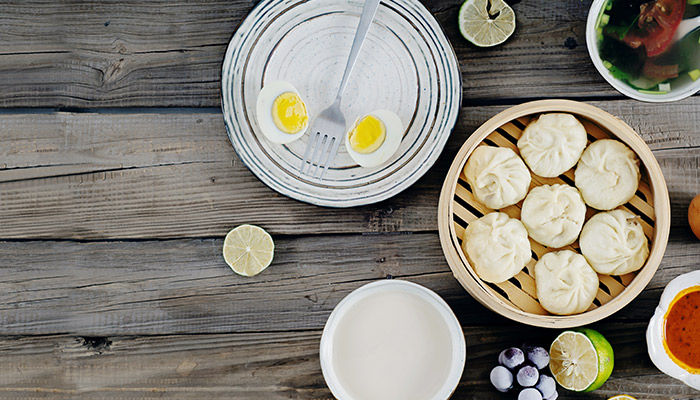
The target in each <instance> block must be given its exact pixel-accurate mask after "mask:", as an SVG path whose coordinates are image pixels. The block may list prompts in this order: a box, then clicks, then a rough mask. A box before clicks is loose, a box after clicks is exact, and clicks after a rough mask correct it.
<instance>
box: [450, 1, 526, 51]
mask: <svg viewBox="0 0 700 400" xmlns="http://www.w3.org/2000/svg"><path fill="white" fill-rule="evenodd" d="M459 31H460V32H461V33H462V36H464V38H465V39H467V40H468V41H470V42H472V43H473V44H474V45H476V46H479V47H491V46H495V45H497V44H501V43H503V42H505V41H506V39H508V38H509V37H510V35H512V34H513V32H514V31H515V12H513V9H512V8H510V6H509V5H508V4H506V2H505V1H503V0H467V1H465V2H464V4H462V8H460V9H459Z"/></svg>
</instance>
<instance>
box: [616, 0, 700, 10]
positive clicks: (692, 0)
mask: <svg viewBox="0 0 700 400" xmlns="http://www.w3.org/2000/svg"><path fill="white" fill-rule="evenodd" d="M688 1H693V0H688ZM698 1H700V0H698ZM610 10H612V0H608V2H607V3H605V11H610Z"/></svg>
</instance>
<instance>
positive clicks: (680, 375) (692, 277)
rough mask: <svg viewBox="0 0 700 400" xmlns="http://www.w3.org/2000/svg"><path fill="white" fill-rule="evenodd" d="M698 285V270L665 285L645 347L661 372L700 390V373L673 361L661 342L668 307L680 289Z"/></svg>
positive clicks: (650, 324)
mask: <svg viewBox="0 0 700 400" xmlns="http://www.w3.org/2000/svg"><path fill="white" fill-rule="evenodd" d="M698 285H700V270H698V271H693V272H688V273H686V274H683V275H680V276H678V277H676V278H674V279H673V280H672V281H671V282H669V284H668V285H666V288H665V289H664V291H663V293H662V294H661V300H660V301H659V306H658V307H656V311H655V312H654V316H653V317H652V318H651V321H649V327H648V328H647V349H648V351H649V357H651V361H652V362H653V363H654V365H656V367H657V368H658V369H659V370H661V372H663V373H664V374H666V375H668V376H670V377H672V378H676V379H678V380H680V381H682V382H683V383H685V384H686V385H688V386H690V387H692V388H694V389H697V390H700V374H693V373H690V372H688V371H686V370H685V369H683V368H681V367H680V366H678V365H677V364H676V363H675V362H673V361H672V360H671V357H669V356H668V354H666V349H664V344H663V337H664V316H665V315H666V312H667V311H668V307H669V306H670V305H671V302H672V301H673V299H674V298H676V295H678V293H680V292H681V291H682V290H684V289H687V288H689V287H693V286H698Z"/></svg>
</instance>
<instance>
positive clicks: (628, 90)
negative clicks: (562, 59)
mask: <svg viewBox="0 0 700 400" xmlns="http://www.w3.org/2000/svg"><path fill="white" fill-rule="evenodd" d="M607 2H608V0H594V1H593V4H592V5H591V8H590V10H589V11H588V20H587V21H586V47H588V54H589V55H590V57H591V61H593V65H595V67H596V69H597V70H598V73H600V75H601V76H602V77H603V78H605V80H606V81H608V83H609V84H610V85H611V86H612V87H614V88H615V89H616V90H617V91H618V92H620V93H622V94H624V95H625V96H627V97H631V98H633V99H636V100H641V101H647V102H650V103H663V102H670V101H677V100H682V99H685V98H686V97H689V96H692V95H693V94H695V93H697V92H698V91H700V79H698V80H696V81H695V82H693V83H691V84H688V85H686V86H684V87H682V88H681V89H678V90H671V91H670V92H668V93H666V94H645V93H641V92H639V91H637V90H636V89H634V88H632V87H630V86H628V85H627V84H626V83H624V82H621V81H619V80H618V79H617V78H615V77H614V76H612V74H611V73H610V71H609V70H608V69H607V68H606V67H605V65H603V60H601V59H600V55H599V54H598V38H597V35H596V29H595V25H596V21H597V20H598V15H599V14H600V12H601V11H602V9H603V7H605V4H606V3H607Z"/></svg>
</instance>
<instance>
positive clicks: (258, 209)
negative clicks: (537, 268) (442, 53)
mask: <svg viewBox="0 0 700 400" xmlns="http://www.w3.org/2000/svg"><path fill="white" fill-rule="evenodd" d="M460 1H461V0H434V1H433V0H429V1H425V3H426V6H427V7H429V8H430V9H431V11H432V12H433V13H434V15H435V16H436V17H437V18H438V20H439V21H440V23H441V24H442V26H443V28H444V30H445V31H446V33H447V35H448V37H449V39H450V40H451V41H452V44H453V46H454V48H455V51H456V52H457V54H458V57H459V60H460V66H461V69H462V72H463V80H464V104H463V108H462V111H461V115H460V118H459V123H458V125H457V127H456V129H455V130H454V132H453V133H452V136H451V138H450V140H449V142H448V144H447V147H446V149H445V151H444V153H443V155H442V157H441V158H440V160H439V161H438V163H437V164H436V165H435V166H434V167H433V168H432V169H431V170H430V172H429V173H428V174H427V175H426V176H425V177H423V178H422V179H421V180H420V181H419V182H418V183H417V184H416V185H414V186H413V187H412V188H410V189H408V190H407V191H405V192H404V193H402V194H400V195H398V196H396V197H395V198H392V199H390V200H387V201H384V202H382V203H380V204H376V205H373V206H367V207H360V208H355V209H348V210H331V209H325V208H319V207H315V206H310V205H306V204H302V203H299V202H296V201H293V200H290V199H287V198H285V197H282V196H280V195H278V194H276V193H275V192H273V191H271V190H270V189H268V188H267V187H266V186H264V185H263V184H262V183H260V182H259V181H258V180H257V179H256V178H255V177H254V176H253V175H252V174H251V173H250V172H249V171H248V170H247V169H246V168H245V166H243V165H242V164H241V162H240V161H239V160H238V158H237V157H236V154H235V153H234V151H233V148H232V147H231V145H230V143H229V141H228V138H227V136H226V132H225V129H224V126H223V121H222V116H221V112H220V108H219V107H220V103H219V91H220V68H221V67H220V66H221V62H222V59H223V54H224V50H225V48H226V45H227V43H228V41H229V39H230V37H231V35H232V34H233V32H234V31H235V29H236V27H237V26H238V24H239V23H240V22H241V20H242V19H243V18H244V17H245V15H246V14H247V13H248V12H249V10H250V9H251V8H252V7H253V6H254V3H253V2H252V1H238V0H229V1H201V2H197V4H193V2H189V1H184V0H168V1H120V2H100V1H93V2H88V1H59V2H55V1H28V0H27V1H15V2H8V1H3V2H2V3H1V5H0V107H2V110H1V111H0V221H2V223H1V224H0V238H1V241H0V271H1V272H0V300H1V301H0V335H2V336H0V398H3V399H5V398H8V399H36V398H61V399H88V398H91V399H92V398H107V399H127V398H128V399H135V398H139V399H145V398H149V399H150V398H159V399H160V398H191V399H205V398H206V399H208V398H222V399H224V398H226V399H230V398H261V399H273V398H324V399H325V398H330V397H331V395H330V392H329V391H328V389H327V388H326V386H325V384H324V381H323V378H322V376H321V372H320V366H319V360H318V346H319V338H320V334H321V329H322V328H323V325H324V323H325V321H326V318H327V317H328V315H329V313H330V312H331V310H332V309H333V307H334V306H335V305H336V304H337V303H338V301H339V300H340V299H341V298H342V297H343V296H345V295H346V294H348V293H349V292H350V291H352V290H353V289H355V288H357V287H359V286H361V285H362V284H364V283H367V282H370V281H373V280H376V279H382V278H384V277H386V276H387V275H392V276H394V277H395V278H400V279H406V280H410V281H414V282H418V283H420V284H422V285H425V286H427V287H429V288H431V289H433V290H435V291H436V292H438V293H439V294H440V295H441V296H443V297H444V298H445V299H446V300H447V302H448V303H449V304H450V305H451V306H452V308H453V309H454V311H455V313H456V314H457V316H458V318H459V320H460V321H461V323H462V324H463V326H464V332H465V335H466V338H467V343H468V350H467V353H468V356H467V358H468V360H467V366H466V369H465V372H464V375H463V378H462V382H461V384H460V386H459V388H458V390H457V392H456V394H455V396H454V398H456V399H507V398H510V397H509V396H506V395H501V394H498V393H496V392H495V391H494V390H493V389H492V388H491V386H490V384H489V383H488V371H489V370H490V368H491V367H492V366H493V365H494V363H495V362H496V355H497V352H498V351H500V349H502V348H504V347H507V346H510V345H518V344H520V342H521V341H522V340H523V339H524V338H529V339H540V340H543V341H545V340H548V339H551V338H552V337H553V336H554V335H555V334H556V332H553V331H549V330H544V329H535V328H529V327H525V326H522V325H518V324H515V323H513V322H510V321H508V320H505V319H503V318H501V317H499V316H497V315H496V314H494V313H492V312H490V311H488V310H487V309H485V308H484V307H483V306H481V305H480V304H478V303H477V302H476V301H474V300H473V299H472V298H471V297H470V296H469V295H468V294H467V293H466V292H465V291H464V290H463V289H462V288H461V286H460V285H459V284H458V283H457V281H456V280H455V279H453V278H452V274H451V273H450V270H449V268H448V266H447V264H446V262H445V260H444V258H443V255H442V251H441V249H440V244H439V241H438V234H437V223H436V209H437V199H438V192H439V190H440V186H441V184H442V181H443V178H444V176H445V174H446V171H447V168H448V166H449V163H450V162H451V159H452V157H453V156H454V155H455V153H456V151H457V149H458V148H459V146H460V145H461V144H462V143H463V142H464V140H465V139H466V138H467V137H468V136H469V135H470V133H471V132H472V131H473V130H474V129H475V128H476V127H478V126H479V125H480V124H482V123H483V122H484V121H486V120H487V119H488V118H490V117H491V116H493V115H494V114H496V113H497V112H499V111H501V110H503V109H505V108H507V107H508V106H510V105H514V104H519V103H521V102H524V101H526V100H530V99H541V98H553V97H556V98H571V99H577V100H582V101H586V102H589V103H591V104H593V105H595V106H598V107H600V108H602V109H604V110H607V111H609V112H610V113H612V114H615V115H617V116H619V117H620V118H622V119H623V120H625V121H626V122H627V123H628V124H630V125H631V126H632V127H633V128H635V129H636V130H637V131H638V132H639V134H640V135H641V136H642V137H643V138H644V140H645V141H646V142H647V143H648V144H649V146H650V147H651V148H652V149H653V151H654V154H655V155H656V157H657V159H658V161H659V163H660V165H661V168H662V169H663V172H664V174H665V176H666V180H667V183H668V188H669V192H670V196H671V204H672V207H673V214H672V217H673V218H672V219H673V221H672V230H671V238H670V242H669V244H668V249H667V251H666V256H665V258H664V260H663V263H662V265H661V268H660V269H659V271H658V272H657V274H656V276H655V277H654V279H653V280H652V281H651V283H650V284H649V286H648V287H647V289H646V290H645V291H644V292H643V293H642V294H641V295H640V296H639V297H638V298H637V299H636V300H635V301H633V302H632V303H631V304H630V305H628V306H627V307H625V308H624V309H623V310H622V311H620V312H618V313H617V314H615V315H613V316H611V317H609V318H607V319H606V320H604V321H602V322H600V323H598V324H595V325H594V327H595V328H596V329H598V330H600V331H601V332H603V333H604V334H605V335H606V336H607V337H608V338H609V339H610V341H611V342H612V345H613V346H614V349H615V352H616V360H615V370H614V373H613V375H612V377H611V378H610V380H609V381H608V382H607V383H606V384H605V385H604V386H603V387H602V388H601V389H600V390H597V391H596V392H594V393H591V394H586V395H583V396H574V395H570V394H565V393H563V391H562V393H561V397H560V398H572V399H573V398H579V399H580V398H591V399H594V398H595V399H605V398H607V397H608V396H611V395H613V394H618V393H629V394H632V395H634V396H636V397H638V398H639V399H691V398H693V399H697V398H700V392H697V391H694V390H692V389H690V388H688V387H686V386H684V385H682V384H680V383H679V382H677V381H675V380H673V379H671V378H669V377H667V376H665V375H663V374H662V373H661V372H659V371H658V370H657V369H656V368H654V366H653V365H652V363H651V361H650V360H649V357H648V356H647V352H646V342H645V338H644V332H645V329H646V324H647V321H648V320H649V318H650V317H651V315H652V312H653V309H654V307H655V305H656V303H657V301H658V299H659V296H660V293H661V291H662V289H663V287H664V286H665V284H666V283H667V282H668V281H670V280H671V279H672V278H673V277H675V276H677V275H679V274H681V273H683V272H688V271H691V270H694V269H697V268H699V267H700V241H698V240H697V239H695V238H694V237H693V236H692V234H691V232H690V229H689V228H688V225H687V222H686V210H687V206H688V204H689V202H690V200H691V198H692V197H693V196H694V195H695V194H696V193H698V192H700V131H699V130H698V129H699V128H698V127H699V126H700V97H699V96H694V97H691V98H689V99H687V100H684V101H680V102H677V103H672V104H660V105H652V104H644V103H640V102H637V101H633V100H628V99H625V98H623V97H622V96H621V95H619V94H618V93H617V92H615V91H614V90H613V89H612V88H611V87H610V86H608V85H607V84H606V83H605V82H604V80H603V79H602V78H601V77H600V76H599V75H598V73H597V72H596V71H595V69H594V67H593V65H592V63H591V62H590V60H589V58H588V54H587V50H586V46H585V39H584V21H585V19H586V16H587V10H588V7H589V5H590V0H584V1H581V0H557V1H528V2H522V3H517V4H515V5H514V9H515V11H516V14H517V22H518V27H517V30H516V32H515V35H514V37H512V38H511V39H510V40H509V41H508V42H507V43H505V44H504V45H502V46H499V47H495V48H492V49H478V48H475V47H473V46H471V45H469V44H468V43H467V42H466V41H465V40H463V39H462V38H461V37H460V35H459V33H458V30H457V24H456V19H457V11H458V9H459V6H460ZM241 223H253V224H258V225H261V226H263V227H265V228H266V229H268V230H269V231H270V232H271V233H272V234H273V236H274V239H275V241H276V243H277V252H276V258H275V262H274V264H273V265H272V266H271V267H270V268H269V269H268V270H267V271H265V272H264V273H262V274H261V275H259V276H257V277H254V278H247V279H246V278H243V277H240V276H237V275H235V274H233V273H232V272H231V270H230V269H229V268H228V267H227V266H226V264H225V263H224V262H223V259H222V257H221V245H222V240H223V236H224V235H225V234H226V232H227V231H228V230H229V229H231V228H233V227H234V226H237V225H239V224H241ZM328 248H334V249H336V250H335V251H333V252H331V253H329V252H328V250H327V249H328Z"/></svg>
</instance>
